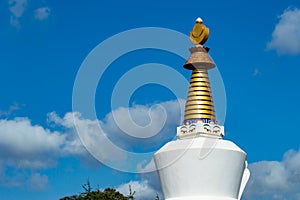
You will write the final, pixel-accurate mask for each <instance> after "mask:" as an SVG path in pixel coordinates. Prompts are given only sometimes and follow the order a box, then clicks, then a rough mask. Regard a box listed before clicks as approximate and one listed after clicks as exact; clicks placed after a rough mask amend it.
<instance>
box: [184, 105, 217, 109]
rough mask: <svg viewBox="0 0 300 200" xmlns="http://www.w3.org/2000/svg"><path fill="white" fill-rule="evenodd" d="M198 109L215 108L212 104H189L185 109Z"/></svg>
mask: <svg viewBox="0 0 300 200" xmlns="http://www.w3.org/2000/svg"><path fill="white" fill-rule="evenodd" d="M193 109H194V110H195V109H196V110H198V109H206V110H214V107H213V106H210V105H187V106H186V107H185V110H193Z"/></svg>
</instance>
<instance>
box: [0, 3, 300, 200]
mask: <svg viewBox="0 0 300 200" xmlns="http://www.w3.org/2000/svg"><path fill="white" fill-rule="evenodd" d="M0 16H1V20H0V26H1V29H0V44H1V45H0V48H1V54H0V66H1V67H0V75H1V79H0V91H1V101H0V199H4V200H6V199H20V198H23V199H41V197H43V199H59V198H60V197H64V196H66V195H71V194H75V193H78V192H80V191H82V188H81V185H82V184H84V183H85V182H86V180H87V179H88V178H89V179H90V181H91V183H92V186H93V188H97V187H99V188H106V187H114V188H117V189H119V190H120V191H122V192H127V191H128V184H129V183H130V184H131V185H132V187H133V189H134V190H136V191H137V198H138V199H143V200H147V199H154V196H155V193H156V192H159V193H160V190H159V183H158V182H157V177H156V175H155V172H154V173H141V172H143V170H146V169H147V167H149V166H150V165H151V163H150V164H149V162H150V160H149V159H151V155H152V153H153V152H155V151H156V150H158V149H159V148H160V147H161V146H162V145H164V144H165V143H166V142H167V141H169V140H172V139H173V138H174V136H175V134H176V126H178V125H179V124H180V123H181V121H180V117H181V113H180V105H182V103H184V98H185V96H184V95H185V93H184V92H187V89H188V88H187V87H186V85H185V84H186V82H185V81H187V80H188V79H189V76H190V72H189V71H187V70H184V69H183V67H182V65H183V64H184V62H185V58H187V56H188V47H189V46H190V47H191V46H192V44H191V43H189V41H188V40H187V41H186V43H180V41H181V40H180V39H182V38H183V36H182V35H180V34H185V35H188V34H189V32H190V31H191V28H192V26H193V25H194V20H195V19H196V18H197V17H198V16H200V17H202V19H203V21H204V23H205V24H206V25H207V26H208V27H209V28H210V32H211V34H210V38H209V40H208V41H207V43H206V46H208V47H210V49H211V50H210V52H209V53H210V55H211V57H212V58H213V60H214V61H215V63H216V64H217V67H218V70H219V73H220V74H218V73H216V74H215V76H214V77H212V82H218V81H220V80H223V83H224V87H225V91H226V98H224V95H223V93H222V91H223V83H219V82H218V83H217V84H215V85H216V86H215V88H213V90H214V91H215V94H214V95H215V102H216V103H217V104H218V105H217V106H218V107H217V108H219V116H225V107H226V119H225V123H224V125H225V130H226V136H225V139H229V140H232V141H234V142H235V143H236V144H238V145H239V146H240V147H241V148H242V149H244V150H245V151H246V152H247V154H248V158H247V159H248V162H249V165H250V170H251V173H252V177H251V179H250V181H249V184H248V186H247V188H246V191H245V195H244V199H245V200H246V199H262V200H264V199H292V200H293V199H300V193H299V188H300V170H299V169H300V150H299V148H300V143H299V139H300V136H299V133H300V132H299V130H298V129H297V124H298V123H299V121H300V117H299V114H298V113H299V106H298V104H299V102H300V95H299V91H300V84H299V83H298V81H299V74H300V69H299V64H300V56H299V55H300V4H299V2H296V1H289V0H287V1H276V2H275V1H274V2H270V1H237V0H235V1H197V2H195V1H172V2H167V1H165V2H163V1H128V2H127V1H109V2H102V1H95V0H94V1H93V0H88V1H72V2H67V1H44V0H36V1H31V0H1V1H0ZM143 27H157V28H155V29H153V30H155V31H157V30H161V29H159V28H165V29H164V30H168V31H171V32H172V30H173V31H174V32H172V33H178V34H179V35H180V38H178V39H177V38H176V37H175V36H174V35H172V36H171V35H170V37H166V36H164V34H158V35H155V34H152V32H151V31H150V32H149V31H148V30H147V31H145V30H144V29H138V30H143V31H144V32H141V34H138V35H130V34H129V35H130V37H129V39H127V38H126V37H125V39H124V40H122V38H121V41H120V42H118V43H114V44H113V45H111V44H112V43H108V44H109V45H107V46H106V48H105V50H104V51H103V50H102V51H98V53H96V49H97V48H100V47H101V44H103V43H101V42H103V41H108V40H109V38H110V37H112V36H114V35H116V34H119V33H123V32H124V31H127V30H133V31H136V30H137V29H136V28H143ZM151 30H152V29H151ZM155 31H154V32H155ZM168 31H167V32H168ZM127 33H128V32H127ZM130 33H131V32H130ZM133 33H136V32H133ZM155 33H157V32H155ZM175 35H176V34H175ZM119 36H120V35H119ZM176 36H178V35H176ZM152 37H153V38H154V39H152ZM148 40H149V41H152V40H153V44H156V45H158V46H159V45H160V44H162V45H163V44H164V42H166V41H169V40H170V41H173V42H172V44H174V46H172V45H171V46H172V48H173V50H174V48H175V49H177V50H178V51H182V52H183V54H186V57H185V58H182V57H180V56H178V55H176V54H175V53H174V52H170V51H166V50H163V49H158V48H157V49H151V48H146V47H145V46H140V48H139V49H137V50H135V51H132V52H128V53H127V54H124V55H119V56H118V57H117V59H115V60H114V61H113V62H111V63H110V64H109V65H108V66H107V68H106V70H105V71H104V72H103V74H101V77H100V76H99V77H98V75H99V74H98V73H99V71H101V69H103V66H102V64H103V63H102V62H103V60H105V58H106V56H107V55H114V54H116V52H118V51H119V50H120V49H123V47H128V46H130V45H137V46H139V45H140V44H143V41H148ZM99 45H100V46H99ZM143 47H144V48H143ZM172 48H171V49H172ZM93 49H94V51H92V50H93ZM174 51H175V50H174ZM91 52H94V54H93V53H91ZM92 55H95V56H96V58H97V59H96V62H94V65H95V66H97V65H98V64H99V71H97V70H96V71H97V73H95V74H91V75H90V76H85V79H84V81H83V83H85V84H86V85H85V84H84V85H80V87H77V86H76V84H75V83H76V80H78V77H80V74H81V73H82V71H83V70H81V69H83V68H84V66H85V65H84V61H86V62H88V61H89V59H90V58H91V57H92ZM149 63H152V64H150V65H146V66H145V65H143V64H149ZM160 65H161V66H160ZM162 65H163V66H162ZM137 66H140V67H141V68H137ZM151 66H152V67H153V68H151ZM147 67H149V71H147V70H146V69H148V68H147ZM96 69H97V68H96ZM136 69H142V71H134V70H136ZM167 70H169V71H167ZM134 72H136V73H137V74H136V76H133V78H132V79H130V76H127V75H129V74H131V73H132V74H134ZM124 77H125V78H126V77H127V78H128V77H129V78H128V79H123V78H124ZM220 77H221V79H220ZM175 78H176V79H175ZM182 78H185V79H182ZM94 79H95V80H96V81H97V80H98V79H99V80H98V82H96V83H97V84H96V85H94V87H95V91H94V92H95V95H94V96H93V98H92V99H91V101H92V102H93V103H92V104H94V107H93V105H92V104H90V102H89V100H88V98H89V97H86V99H87V100H86V102H85V96H84V95H81V96H80V99H79V100H81V101H80V102H79V105H80V106H79V107H80V108H83V109H85V108H88V107H89V106H91V105H92V107H89V108H91V110H93V111H95V112H94V114H95V115H93V116H92V117H91V116H89V115H88V113H85V112H84V111H81V110H78V109H77V108H78V107H76V105H77V104H76V102H77V100H78V99H76V98H74V93H75V94H76V91H77V89H78V88H81V89H82V90H83V91H88V90H89V89H90V88H89V84H90V83H92V82H93V80H94ZM174 79H175V80H174ZM122 80H123V84H121V85H125V86H128V87H130V86H131V84H133V85H134V84H136V85H137V86H138V87H137V90H135V91H133V93H129V90H128V89H126V88H125V89H124V90H121V93H117V94H116V96H113V95H112V94H114V90H115V89H116V88H117V89H118V88H120V87H121V86H120V85H119V86H118V82H120V81H122ZM139 80H146V82H139ZM162 80H166V82H165V83H164V84H165V85H164V84H160V83H161V82H160V81H162ZM214 80H215V81H214ZM147 81H148V82H147ZM221 82H222V81H221ZM120 83H122V82H120ZM124 83H126V84H124ZM147 83H148V84H147ZM149 83H152V84H149ZM212 84H214V83H212ZM74 85H75V86H76V87H74ZM174 85H175V86H176V87H174ZM117 86H118V87H117ZM177 87H178V91H177V90H176V89H174V88H177ZM121 89H122V87H121ZM117 91H118V90H117ZM119 92H120V90H119ZM83 93H84V92H83ZM79 94H82V93H79ZM126 95H127V96H129V97H128V98H129V99H127V101H125V102H121V104H118V100H121V99H122V98H121V97H124V96H126ZM75 97H76V95H75ZM216 97H218V98H216ZM177 98H179V101H177ZM122 100H123V99H122ZM125 100H126V99H125ZM74 101H75V103H74ZM113 101H116V102H117V103H116V105H115V106H111V102H113ZM126 103H127V104H126ZM74 105H75V107H74ZM120 106H121V107H120ZM112 111H113V112H112ZM128 111H129V112H130V113H131V117H132V119H130V118H128V117H127V113H128ZM217 112H218V109H217ZM113 117H117V118H116V119H118V120H117V123H116V122H115V121H114V120H113ZM150 119H151V120H152V121H151V120H150ZM162 119H163V120H162ZM132 121H134V122H135V123H136V124H137V125H139V126H141V127H142V129H139V128H140V127H138V126H134V124H132ZM220 121H224V120H220ZM149 124H150V125H149ZM99 125H100V127H101V130H99ZM147 125H149V126H147ZM143 127H144V128H143ZM126 131H127V132H126ZM77 132H80V133H82V134H83V135H85V134H86V135H89V134H90V136H91V137H92V140H93V141H94V142H96V144H97V145H96V146H94V147H91V148H90V149H89V148H88V149H89V150H90V151H91V152H92V154H93V153H95V154H97V155H96V157H97V156H99V157H100V158H101V159H102V162H103V163H101V162H99V161H97V160H96V159H95V158H93V157H92V156H91V154H90V153H89V152H88V151H87V150H86V149H85V147H84V146H83V145H82V143H81V140H80V139H79V137H78V135H77ZM99 132H101V133H99ZM139 133H141V134H142V135H138V134H139ZM82 134H79V135H80V137H81V139H82V137H84V136H82ZM130 134H133V135H130ZM132 136H135V137H137V138H134V137H132ZM106 138H109V139H110V141H111V142H112V143H113V144H114V145H115V146H117V147H120V148H121V149H124V150H126V151H128V152H131V153H136V154H139V155H140V154H141V153H145V160H143V159H140V158H139V159H137V158H136V157H130V156H128V155H129V154H126V153H125V154H124V152H125V151H122V152H120V151H117V150H116V149H111V145H109V143H108V142H107V141H106V140H105V139H106ZM89 139H90V138H89ZM89 142H91V141H90V140H85V142H84V143H85V144H89ZM91 143H92V142H91ZM130 155H131V154H130ZM94 156H95V155H94ZM142 158H143V157H142ZM140 161H142V162H140ZM136 163H138V164H136ZM107 165H108V166H107ZM134 172H139V173H134Z"/></svg>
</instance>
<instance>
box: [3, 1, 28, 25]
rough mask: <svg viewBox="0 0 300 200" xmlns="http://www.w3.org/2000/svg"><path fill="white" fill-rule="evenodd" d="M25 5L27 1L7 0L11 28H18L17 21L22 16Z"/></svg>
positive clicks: (18, 23) (18, 22)
mask: <svg viewBox="0 0 300 200" xmlns="http://www.w3.org/2000/svg"><path fill="white" fill-rule="evenodd" d="M27 3H28V2H27V0H8V5H9V11H10V13H11V16H10V24H11V25H12V26H15V27H17V28H20V21H19V19H20V18H21V17H22V16H23V14H24V12H25V10H26V7H27Z"/></svg>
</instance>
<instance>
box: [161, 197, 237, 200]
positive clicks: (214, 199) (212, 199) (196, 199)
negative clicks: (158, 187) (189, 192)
mask: <svg viewBox="0 0 300 200" xmlns="http://www.w3.org/2000/svg"><path fill="white" fill-rule="evenodd" d="M165 200H237V199H233V198H227V197H183V198H169V199H165Z"/></svg>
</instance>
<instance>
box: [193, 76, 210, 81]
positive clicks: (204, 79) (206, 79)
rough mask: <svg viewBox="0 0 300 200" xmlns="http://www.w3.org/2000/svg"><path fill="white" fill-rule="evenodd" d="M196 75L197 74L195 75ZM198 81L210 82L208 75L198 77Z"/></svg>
mask: <svg viewBox="0 0 300 200" xmlns="http://www.w3.org/2000/svg"><path fill="white" fill-rule="evenodd" d="M195 77H196V76H195ZM192 78H194V77H192ZM197 79H198V80H197V81H202V82H209V79H208V78H207V77H201V78H198V77H197Z"/></svg>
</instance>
